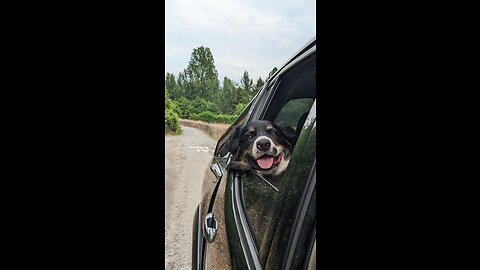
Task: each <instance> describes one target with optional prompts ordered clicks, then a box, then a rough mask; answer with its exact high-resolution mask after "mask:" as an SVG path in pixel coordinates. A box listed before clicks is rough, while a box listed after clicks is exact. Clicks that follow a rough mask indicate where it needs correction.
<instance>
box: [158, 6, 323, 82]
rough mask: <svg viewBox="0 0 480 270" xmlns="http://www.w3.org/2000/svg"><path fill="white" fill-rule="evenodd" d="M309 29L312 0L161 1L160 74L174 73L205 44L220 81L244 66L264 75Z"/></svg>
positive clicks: (312, 25)
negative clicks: (162, 70)
mask: <svg viewBox="0 0 480 270" xmlns="http://www.w3.org/2000/svg"><path fill="white" fill-rule="evenodd" d="M315 33H316V29H315V0H295V1H292V0H289V1H284V0H281V1H274V0H257V1H253V0H237V1H234V0H166V2H165V73H166V72H169V73H173V74H175V77H177V75H178V72H180V71H183V70H184V69H185V68H187V66H188V62H189V61H190V55H191V53H192V51H193V49H194V48H197V47H200V46H206V47H209V48H210V50H211V52H212V54H213V58H214V60H215V67H216V68H217V71H218V78H219V80H220V82H222V81H223V77H225V76H227V77H228V78H230V79H232V80H234V81H236V82H240V78H241V76H242V74H243V72H244V71H245V70H247V71H248V73H249V75H250V78H252V79H254V80H257V78H258V77H259V76H261V77H262V79H264V80H265V78H266V77H267V75H268V73H269V72H270V70H272V68H273V67H275V66H276V67H280V66H281V65H282V64H283V63H284V62H285V61H286V60H288V59H289V58H290V57H291V56H292V54H293V53H295V52H296V51H298V50H299V49H300V48H301V47H302V46H303V45H305V43H307V42H308V41H309V40H310V39H311V38H313V37H314V36H315Z"/></svg>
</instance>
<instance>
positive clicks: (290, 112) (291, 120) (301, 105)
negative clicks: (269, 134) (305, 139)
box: [274, 98, 313, 130]
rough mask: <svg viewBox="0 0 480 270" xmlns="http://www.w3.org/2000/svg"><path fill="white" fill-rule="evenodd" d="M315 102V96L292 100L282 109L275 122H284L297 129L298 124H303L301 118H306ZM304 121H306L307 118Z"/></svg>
mask: <svg viewBox="0 0 480 270" xmlns="http://www.w3.org/2000/svg"><path fill="white" fill-rule="evenodd" d="M312 104H313V98H299V99H294V100H290V101H289V102H288V103H287V104H286V105H285V106H284V107H283V109H282V110H281V111H280V113H279V114H278V115H277V117H276V118H275V121H274V123H283V124H286V125H288V126H290V127H292V128H293V129H295V130H296V129H297V125H301V126H303V125H302V123H300V122H299V121H300V118H302V117H303V118H304V119H306V117H307V114H308V112H309V111H310V108H311V107H312ZM304 119H302V120H303V122H305V120H304Z"/></svg>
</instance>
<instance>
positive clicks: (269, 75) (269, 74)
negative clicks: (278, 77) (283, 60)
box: [267, 67, 278, 80]
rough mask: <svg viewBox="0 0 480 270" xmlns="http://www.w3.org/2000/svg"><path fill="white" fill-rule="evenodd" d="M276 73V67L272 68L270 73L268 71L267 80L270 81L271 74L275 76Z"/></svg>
mask: <svg viewBox="0 0 480 270" xmlns="http://www.w3.org/2000/svg"><path fill="white" fill-rule="evenodd" d="M277 71H278V68H277V67H273V69H272V71H270V73H268V77H267V80H268V79H270V77H272V76H273V74H275V72H277Z"/></svg>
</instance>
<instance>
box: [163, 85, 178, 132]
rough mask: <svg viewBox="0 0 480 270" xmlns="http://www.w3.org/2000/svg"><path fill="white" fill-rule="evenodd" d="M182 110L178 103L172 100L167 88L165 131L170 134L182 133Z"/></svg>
mask: <svg viewBox="0 0 480 270" xmlns="http://www.w3.org/2000/svg"><path fill="white" fill-rule="evenodd" d="M179 113H180V110H179V108H178V105H177V104H175V103H174V102H172V100H171V99H170V97H169V95H168V91H167V89H165V132H166V133H168V134H175V135H178V134H181V133H182V130H181V129H180V125H179V121H178V115H179Z"/></svg>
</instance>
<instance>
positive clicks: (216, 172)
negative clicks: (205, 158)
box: [210, 162, 223, 183]
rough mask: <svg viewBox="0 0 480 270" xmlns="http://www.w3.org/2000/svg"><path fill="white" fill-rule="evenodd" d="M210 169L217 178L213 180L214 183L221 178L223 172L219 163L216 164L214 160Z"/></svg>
mask: <svg viewBox="0 0 480 270" xmlns="http://www.w3.org/2000/svg"><path fill="white" fill-rule="evenodd" d="M210 170H211V171H212V172H213V174H214V175H215V177H216V178H217V180H215V181H214V183H215V182H217V181H218V180H220V178H222V176H223V172H222V169H221V168H220V165H218V163H217V162H214V163H213V164H212V166H210Z"/></svg>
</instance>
